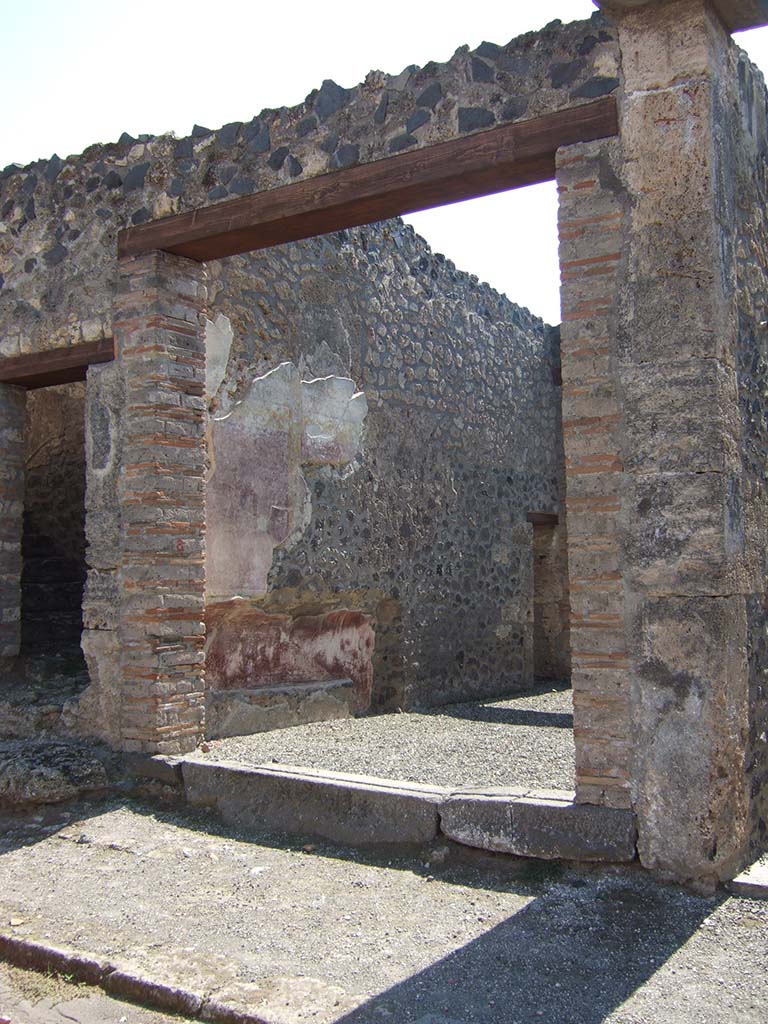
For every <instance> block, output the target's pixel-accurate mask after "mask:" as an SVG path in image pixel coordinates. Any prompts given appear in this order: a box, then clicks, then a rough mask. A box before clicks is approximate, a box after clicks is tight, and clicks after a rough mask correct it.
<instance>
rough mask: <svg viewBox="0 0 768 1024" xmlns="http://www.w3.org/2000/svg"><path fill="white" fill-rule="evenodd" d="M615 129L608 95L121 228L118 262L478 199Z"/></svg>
mask: <svg viewBox="0 0 768 1024" xmlns="http://www.w3.org/2000/svg"><path fill="white" fill-rule="evenodd" d="M617 132H618V117H617V113H616V101H615V100H614V98H613V97H612V96H607V97H605V98H603V99H599V100H594V101H593V102H591V103H585V104H581V105H580V106H576V107H570V108H568V109H566V110H559V111H555V112H554V113H551V114H544V115H543V116H541V117H535V118H531V119H530V120H527V121H519V122H517V123H516V124H510V125H504V126H502V127H500V128H492V129H489V130H488V131H484V132H479V133H477V134H475V135H470V136H466V137H464V138H461V139H454V140H451V141H450V142H443V143H440V144H438V145H435V146H425V147H424V148H423V149H417V150H412V151H410V152H407V153H400V154H398V155H397V156H392V157H387V158H386V159H384V160H376V161H374V162H372V163H368V164H360V165H358V166H356V167H350V168H348V169H346V170H341V171H334V172H331V173H329V174H324V175H321V176H320V177H317V178H308V179H307V180H305V181H299V182H296V183H295V184H292V185H283V186H281V187H279V188H274V189H268V190H267V191H265V192H256V193H254V194H253V195H249V196H242V197H240V198H238V199H230V200H227V201H226V202H221V203H217V204H216V205H214V206H204V207H201V208H199V209H197V210H192V211H190V212H188V213H180V214H177V215H175V216H173V217H164V218H162V219H161V220H156V221H150V222H149V223H147V224H141V225H139V226H137V227H132V228H125V229H124V230H122V231H121V232H120V233H119V235H118V255H119V256H120V257H127V256H137V255H140V254H141V253H145V252H150V251H151V250H153V249H161V250H164V251H165V252H171V253H175V254H176V255H178V256H186V257H187V258H189V259H192V260H198V261H201V262H202V261H205V260H212V259H220V258H222V257H224V256H234V255H235V254H236V253H242V252H249V251H253V250H255V249H265V248H267V247H269V246H272V245H280V244H282V243H283V242H295V241H298V240H299V239H301V238H311V237H313V236H315V235H322V234H327V233H328V232H331V231H340V230H341V229H343V228H351V227H358V226H360V225H361V224H372V223H374V222H376V221H380V220H387V219H388V218H389V217H395V216H399V215H400V214H404V213H414V212H416V211H418V210H426V209H429V208H431V207H434V206H443V205H447V204H449V203H456V202H460V201H461V200H464V199H475V198H477V197H479V196H485V195H491V194H493V193H495V192H502V191H505V190H506V189H509V188H514V187H515V186H519V185H531V184H535V183H537V182H541V181H547V180H549V179H551V178H553V177H554V175H555V153H556V151H557V149H558V148H559V147H560V146H568V145H572V144H573V143H576V142H591V141H593V140H595V139H601V138H607V137H609V136H613V135H616V134H617Z"/></svg>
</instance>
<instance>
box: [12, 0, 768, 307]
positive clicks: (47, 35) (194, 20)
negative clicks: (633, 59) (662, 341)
mask: <svg viewBox="0 0 768 1024" xmlns="http://www.w3.org/2000/svg"><path fill="white" fill-rule="evenodd" d="M594 9H595V8H594V5H593V4H592V2H591V0H536V2H535V3H529V2H526V3H522V2H520V0H517V2H509V0H472V2H470V3H467V2H462V3H458V2H455V0H441V2H440V3H434V2H433V3H421V4H418V3H413V0H386V3H382V4H371V3H361V2H360V0H354V2H353V0H325V3H318V2H317V0H313V2H309V0H292V2H290V3H283V4H280V3H277V2H275V0H269V2H267V3H265V2H264V0H251V2H244V0H229V2H227V0H221V2H219V3H218V4H214V3H211V2H210V0H209V2H205V3H202V2H199V0H132V2H130V3H125V4H110V3H105V2H104V0H100V2H96V0H66V2H63V0H26V2H23V0H0V90H1V92H0V94H1V95H3V96H4V97H5V104H4V109H3V112H2V122H1V123H2V131H0V168H2V167H4V166H5V165H6V164H8V163H12V162H18V163H29V162H31V161H32V160H36V159H39V158H47V157H49V156H50V155H51V154H52V153H54V152H56V153H58V154H59V156H62V157H65V156H67V155H69V154H72V153H79V152H81V151H82V150H83V149H85V148H86V147H87V146H88V145H90V144H91V143H93V142H109V141H111V140H115V139H117V138H118V137H119V136H120V134H121V133H122V132H123V131H127V132H129V133H130V134H132V135H138V134H140V133H142V132H151V133H153V134H160V133H162V132H165V131H173V132H175V133H176V134H177V135H186V134H188V133H189V131H190V129H191V128H192V125H193V124H195V123H197V124H202V125H205V126H207V127H210V128H216V127H217V126H219V125H221V124H225V123H227V122H229V121H245V120H249V119H250V118H252V117H253V116H254V115H255V114H257V113H258V112H259V111H260V110H262V109H264V108H265V107H279V106H292V105H294V104H296V103H299V102H301V100H303V99H304V97H305V96H306V95H307V94H308V93H309V92H310V91H311V90H312V89H313V88H316V87H317V86H318V85H320V83H321V82H322V81H323V79H325V78H332V79H334V81H336V82H338V83H339V84H340V85H343V86H351V85H354V84H356V83H357V82H359V81H362V79H363V78H364V77H365V75H366V73H367V72H368V71H369V70H371V69H372V68H376V69H379V70H382V71H386V72H390V73H397V72H399V71H401V70H402V69H403V68H404V67H406V66H407V65H408V64H419V65H421V64H425V63H427V61H429V60H438V61H443V60H447V59H448V58H449V57H450V56H451V54H452V53H453V52H454V51H455V50H456V49H457V48H458V47H459V46H461V45H463V44H465V43H467V44H469V45H470V46H471V47H474V46H477V45H478V44H479V43H480V42H482V41H483V40H484V39H487V40H490V41H492V42H496V43H505V42H507V41H508V40H509V39H511V38H513V37H514V36H517V35H520V34H521V33H522V32H527V31H530V30H533V29H538V28H541V27H542V26H543V25H544V24H546V23H547V22H548V21H551V20H553V19H554V18H560V19H561V20H563V21H575V20H577V19H579V18H585V17H589V15H590V14H591V13H592V11H593V10H594ZM739 42H740V43H741V45H743V46H745V48H746V49H747V50H748V51H749V52H750V54H751V56H752V58H753V59H754V60H755V61H756V62H757V63H758V64H760V65H761V66H762V67H763V68H764V69H766V68H768V29H759V30H757V31H755V32H752V33H742V34H741V35H740V37H739ZM555 209H556V202H555V191H554V186H553V185H552V184H547V185H540V186H535V187H534V188H532V189H524V190H518V191H517V192H514V193H509V194H507V195H505V196H495V197H489V198H488V199H484V200H474V201H472V202H471V203H467V204H459V205H457V206H453V207H446V208H444V209H442V210H439V211H430V212H427V213H424V214H418V215H414V216H413V217H409V218H408V220H409V221H410V222H411V223H413V224H414V226H415V227H416V229H417V230H418V231H420V233H421V234H423V235H424V236H425V237H426V238H427V239H428V240H429V241H430V243H431V244H432V246H433V248H435V249H437V250H439V251H441V252H444V253H445V254H446V255H447V256H449V257H450V258H451V259H453V260H454V261H455V262H456V263H457V264H458V265H459V266H460V267H461V269H463V270H469V271H471V272H472V273H475V274H477V275H478V276H479V277H480V278H481V279H483V280H487V281H489V282H490V283H491V284H493V285H494V286H495V287H497V288H499V289H500V290H502V291H505V292H506V293H507V294H508V295H509V296H510V298H512V299H514V300H515V301H516V302H520V303H521V304H523V305H527V306H529V307H530V308H531V309H532V310H533V311H534V312H536V313H538V314H539V315H541V316H544V317H545V319H548V320H549V321H550V322H555V321H557V320H558V318H559V314H558V270H557V232H556V224H555Z"/></svg>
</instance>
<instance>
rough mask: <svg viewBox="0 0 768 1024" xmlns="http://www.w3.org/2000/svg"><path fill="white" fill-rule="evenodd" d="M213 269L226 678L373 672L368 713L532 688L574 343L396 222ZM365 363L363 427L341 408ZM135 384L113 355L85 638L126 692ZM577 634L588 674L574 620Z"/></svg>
mask: <svg viewBox="0 0 768 1024" xmlns="http://www.w3.org/2000/svg"><path fill="white" fill-rule="evenodd" d="M209 277H210V281H209V290H210V293H211V298H210V306H209V309H208V317H209V318H210V320H209V331H208V350H209V353H208V354H209V381H210V380H211V377H212V376H213V377H215V380H214V381H213V383H210V387H211V389H212V391H213V393H212V394H210V395H209V399H210V400H211V409H212V423H211V429H210V431H209V433H210V438H209V472H208V515H207V520H208V538H207V549H208V562H207V574H208V580H207V591H208V598H207V605H208V611H207V615H206V618H207V626H208V639H207V644H206V649H207V685H208V687H209V688H211V689H215V690H232V689H239V688H243V687H252V686H270V685H275V684H285V683H292V684H296V683H307V682H316V681H327V680H334V679H338V678H352V679H353V681H356V682H355V692H356V694H357V697H356V701H355V707H356V708H357V710H361V709H364V708H367V707H368V705H369V703H370V702H371V700H372V702H373V705H374V706H375V707H386V706H389V707H393V706H403V705H406V704H414V703H427V704H429V703H440V702H444V701H445V700H450V699H451V698H456V697H469V696H472V695H477V696H480V695H488V694H493V693H501V692H505V691H509V690H510V689H518V688H521V687H525V686H527V685H530V683H531V682H532V678H533V671H534V651H533V644H534V641H533V561H532V527H531V526H530V524H528V523H527V522H526V514H527V513H528V512H529V511H545V512H550V513H551V512H557V511H560V512H561V511H562V510H561V499H562V491H563V478H562V472H563V465H562V455H561V454H560V445H559V439H558V435H559V430H560V425H559V419H560V413H559V389H558V387H557V383H556V380H555V377H554V376H553V368H556V366H557V362H558V360H559V339H558V338H557V337H556V336H550V333H549V332H548V331H547V329H546V328H545V326H544V325H543V324H542V322H541V321H540V320H538V319H537V318H535V317H533V316H531V315H530V314H529V313H527V312H526V311H525V310H522V309H520V308H519V307H517V306H515V305H514V304H512V303H511V302H509V301H508V300H507V299H505V298H504V297H503V296H501V295H499V294H498V293H496V292H495V291H493V290H492V289H491V288H489V287H487V286H485V285H480V284H478V283H477V281H476V280H474V279H472V278H471V277H469V276H468V275H466V274H463V273H461V272H459V271H457V270H456V269H455V268H454V266H453V265H452V264H451V263H450V262H449V261H446V260H445V259H444V258H443V257H440V256H437V255H434V254H432V253H431V252H430V250H429V247H428V246H427V245H426V243H424V242H423V240H422V239H420V238H419V237H418V236H417V235H416V234H415V233H414V232H413V230H412V229H411V228H408V227H405V226H404V225H403V224H402V223H400V222H396V221H393V222H389V223H387V224H384V225H378V226H373V227H369V228H364V229H358V230H356V231H352V232H344V233H341V234H336V235H333V236H329V237H325V238H320V239H313V240H309V241H306V242H302V243H296V244H293V245H289V246H283V247H280V248H277V249H272V250H268V251H265V252H262V253H257V254H251V255H249V256H247V257H235V258H233V259H231V260H226V261H222V262H221V263H218V264H212V265H211V266H210V267H209ZM224 317H226V318H227V320H226V321H225V320H224ZM228 322H231V324H232V330H231V336H230V337H228V338H225V339H224V341H223V344H222V338H221V335H222V332H224V333H227V332H228V328H227V327H226V324H227V323H228ZM217 361H221V365H220V366H219V370H218V372H217V373H216V374H212V373H211V372H210V371H211V363H215V362H217ZM291 367H292V368H293V369H292V370H291V369H290V368H291ZM300 377H304V378H305V380H309V381H314V383H311V384H309V385H306V384H305V385H301V384H300ZM345 380H346V382H347V385H348V387H347V386H346V385H345V387H347V390H346V391H343V392H341V393H340V394H339V389H338V387H336V388H334V389H332V391H331V392H330V396H331V398H333V399H334V401H335V402H337V403H338V402H339V401H341V408H342V409H344V410H347V411H345V412H344V414H343V416H342V415H341V413H339V414H338V415H339V416H340V417H341V419H342V420H343V422H344V423H345V424H346V425H345V426H344V429H343V430H341V431H340V432H339V430H340V428H334V427H333V425H332V424H327V423H326V424H325V425H323V423H322V422H321V419H319V418H318V417H320V416H321V414H322V413H323V410H325V412H326V414H327V409H328V397H327V394H326V393H328V385H329V384H330V383H331V382H333V381H336V382H337V383H339V382H343V381H345ZM353 382H354V383H353ZM319 385H322V388H321V389H319V388H318V386H319ZM302 388H303V389H305V390H306V389H307V388H308V389H309V390H308V398H305V399H304V404H305V405H306V403H307V401H309V402H310V405H309V407H308V408H307V409H305V412H304V413H303V414H302V411H301V410H302V402H301V400H300V399H301V393H302ZM355 389H359V393H358V396H357V397H355V396H353V395H352V392H353V391H355ZM318 390H321V391H322V392H323V393H324V394H326V398H325V399H324V402H323V403H318V401H316V400H315V399H314V398H313V397H312V396H313V395H315V394H316V393H317V392H318ZM350 397H352V398H353V399H354V401H353V404H359V403H360V402H361V401H362V402H363V410H362V413H360V412H358V413H355V414H354V415H355V421H356V422H357V423H358V426H356V427H355V428H354V429H353V430H351V429H350V420H349V412H348V410H349V408H351V406H350V405H349V399H350ZM122 401H123V398H122V386H121V383H120V375H119V373H118V368H117V366H116V365H115V366H111V365H110V366H104V367H93V368H91V370H90V371H89V378H88V416H87V423H88V451H89V470H88V473H89V484H88V498H87V504H88V539H89V566H90V571H89V578H88V586H87V592H86V601H85V624H86V633H85V634H84V640H83V644H84V648H85V649H86V652H87V653H88V655H89V664H90V667H91V674H92V676H93V677H94V678H97V679H99V681H100V687H101V689H102V690H105V688H106V690H107V691H108V690H109V689H110V686H113V684H112V683H110V679H111V678H112V677H113V675H114V671H113V668H110V666H114V663H115V637H116V634H115V632H114V630H115V629H116V623H117V607H118V592H117V586H116V580H117V576H116V573H117V566H118V560H119V550H120V521H119V501H118V490H117V484H118V474H119V467H120V462H121V446H122V441H121V435H122V426H121V412H120V410H121V407H122ZM331 408H333V402H332V403H331ZM243 410H250V411H249V412H244V411H243ZM302 416H305V417H309V423H310V428H309V429H310V430H311V431H313V432H314V437H313V438H312V443H311V445H310V447H308V440H307V437H306V436H305V437H304V439H303V440H302V433H303V432H304V434H305V435H306V427H305V426H303V425H302ZM361 417H364V418H361ZM233 421H234V422H233ZM333 429H337V434H336V435H335V436H336V440H335V441H334V443H333V444H332V445H331V446H330V449H329V447H328V438H329V437H330V435H331V432H332V431H333ZM323 438H325V440H324V441H323V440H322V439H323ZM292 495H295V496H296V497H295V500H294V498H293V497H292ZM265 517H266V518H265ZM559 537H560V538H561V539H562V530H560V531H559ZM559 557H560V560H561V562H560V566H561V568H562V551H561V550H559ZM560 585H562V573H561V574H560ZM297 638H299V639H301V643H297ZM557 642H558V643H559V644H560V648H561V650H560V661H559V664H560V665H561V667H562V671H561V672H560V677H561V678H562V677H567V658H565V657H564V653H563V651H562V646H563V633H562V622H561V623H560V632H559V635H558V638H557ZM109 717H113V716H111V715H110V716H109Z"/></svg>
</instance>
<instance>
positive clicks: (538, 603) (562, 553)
mask: <svg viewBox="0 0 768 1024" xmlns="http://www.w3.org/2000/svg"><path fill="white" fill-rule="evenodd" d="M564 534H565V524H564V523H562V524H560V525H558V526H555V527H552V526H534V528H533V676H534V679H535V680H554V681H557V682H565V681H566V680H569V679H570V678H571V649H570V636H569V622H570V611H569V607H568V560H567V553H566V542H565V537H564Z"/></svg>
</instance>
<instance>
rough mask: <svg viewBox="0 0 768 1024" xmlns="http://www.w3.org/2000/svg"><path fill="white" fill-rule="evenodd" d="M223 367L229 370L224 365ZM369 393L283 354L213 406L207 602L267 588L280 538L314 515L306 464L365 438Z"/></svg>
mask: <svg viewBox="0 0 768 1024" xmlns="http://www.w3.org/2000/svg"><path fill="white" fill-rule="evenodd" d="M222 376H223V375H222ZM366 412H367V404H366V401H365V396H364V395H363V394H362V393H361V392H358V391H357V388H356V387H355V385H354V382H353V381H351V380H349V379H348V378H342V377H325V378H322V379H320V380H312V381H303V380H301V378H300V376H299V372H298V370H297V368H296V367H295V366H294V365H293V364H292V363H281V364H280V365H279V366H277V367H275V369H274V370H270V371H269V372H268V373H266V374H264V375H263V376H261V377H257V378H255V379H254V380H253V381H251V383H250V385H249V386H248V388H247V390H246V392H245V394H244V395H243V397H242V398H241V399H240V401H239V402H237V404H236V405H235V406H234V407H233V408H232V409H230V411H228V412H226V413H224V414H223V415H220V416H214V417H213V418H212V421H211V426H210V438H209V444H208V454H209V462H210V470H209V475H208V504H207V534H208V543H207V556H206V593H207V597H208V601H209V602H217V601H222V600H225V601H226V600H229V599H230V598H232V597H249V598H258V597H263V596H264V595H265V594H266V592H267V576H268V574H269V571H270V569H271V568H272V562H273V552H274V549H275V548H276V547H284V546H290V545H291V544H292V543H295V542H296V540H297V539H298V537H299V536H300V535H301V534H302V533H303V532H304V530H305V529H306V527H307V526H308V524H309V521H310V517H311V510H310V496H309V490H308V488H307V484H306V481H305V480H304V477H303V475H302V472H301V467H302V466H303V465H314V466H322V465H333V466H341V465H345V464H348V463H349V462H351V461H352V460H353V459H354V458H355V456H356V454H357V453H358V452H359V450H360V448H361V444H362V426H363V419H364V417H365V414H366Z"/></svg>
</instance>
